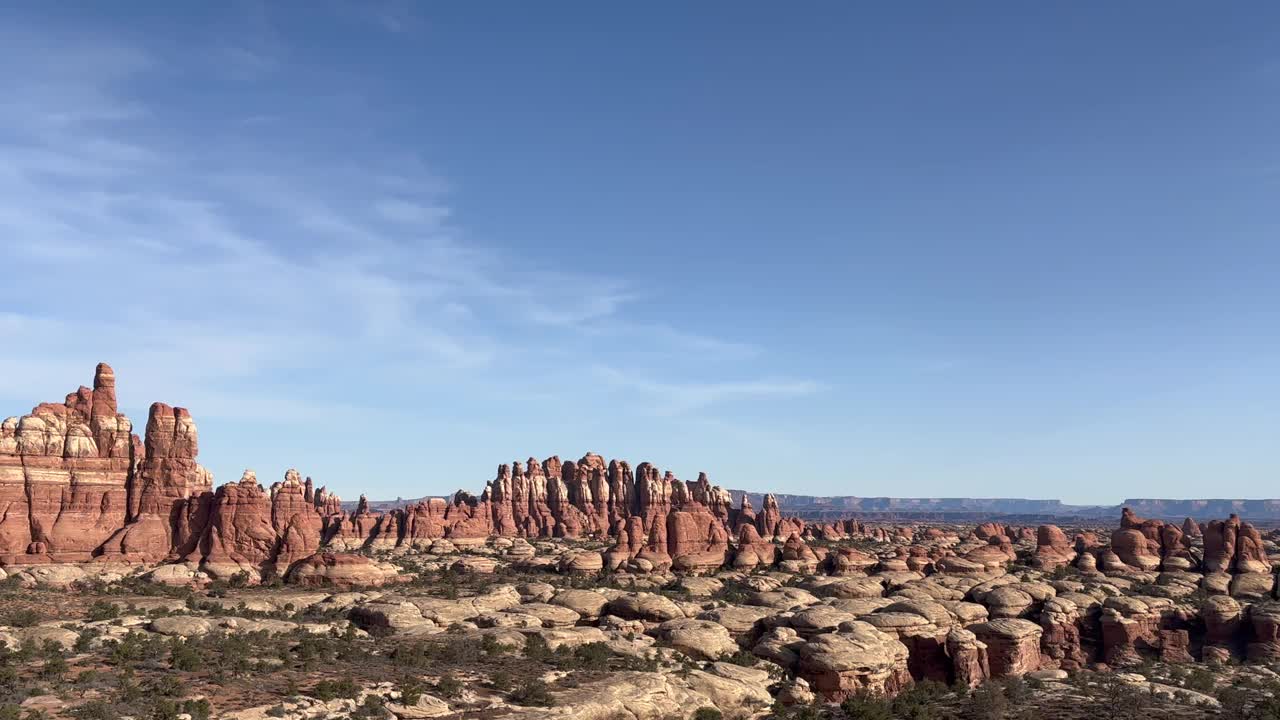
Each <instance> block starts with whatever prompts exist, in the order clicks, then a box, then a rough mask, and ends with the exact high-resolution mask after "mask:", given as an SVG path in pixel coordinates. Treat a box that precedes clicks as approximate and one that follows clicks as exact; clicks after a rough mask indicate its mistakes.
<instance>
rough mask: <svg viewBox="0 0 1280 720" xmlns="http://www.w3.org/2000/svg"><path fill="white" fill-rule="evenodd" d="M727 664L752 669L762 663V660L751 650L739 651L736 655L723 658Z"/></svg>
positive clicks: (732, 654)
mask: <svg viewBox="0 0 1280 720" xmlns="http://www.w3.org/2000/svg"><path fill="white" fill-rule="evenodd" d="M722 659H723V660H724V661H725V662H730V663H733V664H734V665H741V666H742V667H752V666H754V665H755V664H756V663H758V662H760V658H758V657H756V656H755V654H754V653H752V652H751V651H750V650H739V651H737V652H735V653H731V654H729V655H725V656H724V657H723V658H722Z"/></svg>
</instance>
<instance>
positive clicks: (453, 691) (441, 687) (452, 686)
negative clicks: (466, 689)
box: [436, 673, 462, 698]
mask: <svg viewBox="0 0 1280 720" xmlns="http://www.w3.org/2000/svg"><path fill="white" fill-rule="evenodd" d="M436 694H438V695H440V696H441V697H445V698H455V697H458V695H460V694H462V681H461V680H459V679H458V678H456V677H454V676H453V674H452V673H445V674H444V675H441V676H440V679H439V680H437V681H436Z"/></svg>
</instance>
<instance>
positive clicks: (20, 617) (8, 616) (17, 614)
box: [4, 608, 44, 628]
mask: <svg viewBox="0 0 1280 720" xmlns="http://www.w3.org/2000/svg"><path fill="white" fill-rule="evenodd" d="M42 620H44V616H43V615H41V614H40V613H38V612H36V611H35V610H32V609H31V608H22V609H20V610H10V611H9V612H7V613H5V614H4V624H5V625H12V626H13V627H20V628H25V627H34V626H36V625H39V624H40V622H41V621H42Z"/></svg>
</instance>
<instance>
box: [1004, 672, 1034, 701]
mask: <svg viewBox="0 0 1280 720" xmlns="http://www.w3.org/2000/svg"><path fill="white" fill-rule="evenodd" d="M1000 684H1001V685H1002V686H1003V688H1004V696H1005V699H1007V700H1008V701H1009V703H1010V704H1012V705H1023V704H1025V703H1027V702H1029V701H1030V700H1031V698H1032V696H1033V693H1032V689H1031V686H1030V685H1029V684H1028V683H1027V681H1026V680H1024V679H1023V678H1022V676H1021V675H1014V676H1012V677H1007V678H1005V679H1004V680H1003V681H1002V682H1001V683H1000Z"/></svg>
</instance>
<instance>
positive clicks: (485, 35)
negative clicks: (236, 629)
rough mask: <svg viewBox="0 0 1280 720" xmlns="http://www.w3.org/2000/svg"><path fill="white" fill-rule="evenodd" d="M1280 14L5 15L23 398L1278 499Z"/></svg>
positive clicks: (5, 316) (856, 487)
mask: <svg viewBox="0 0 1280 720" xmlns="http://www.w3.org/2000/svg"><path fill="white" fill-rule="evenodd" d="M1278 26H1280V9H1277V8H1276V6H1275V5H1273V4H1267V3H1253V4H1250V3H1238V4H1232V5H1231V6H1230V7H1229V8H1224V7H1218V6H1210V5H1206V4H1204V3H1190V2H1162V3H1124V4H1120V5H1113V4H1104V3H1070V4H1067V3H1059V4H1049V5H1046V4H1043V3H1037V4H1034V5H1030V4H1026V3H966V4H965V5H964V6H963V7H961V6H959V5H955V4H950V3H936V4H912V5H910V6H904V5H902V4H896V5H886V6H881V7H871V6H870V5H861V4H855V3H821V2H819V3H811V4H806V5H804V6H802V7H798V6H794V5H791V6H784V5H780V4H776V3H750V2H745V3H744V2H726V3H712V2H707V3H698V4H696V6H694V5H691V4H686V3H665V2H658V3H643V4H636V5H633V6H630V7H624V6H622V5H620V4H616V3H607V4H601V3H568V2H563V3H514V2H512V3H496V2H477V3H429V4H428V3H403V4H395V3H391V4H379V3H350V4H347V3H338V2H315V3H292V4H290V3H271V4H265V3H263V4H258V3H218V4H209V5H198V6H197V5H190V4H187V5H186V6H184V7H183V8H182V9H181V10H179V9H177V8H175V6H173V5H172V4H171V3H126V4H123V5H120V4H115V5H112V7H110V8H107V7H106V6H104V5H102V4H100V3H81V4H73V3H57V4H47V3H46V4H39V5H37V4H30V3H28V4H23V5H8V6H5V7H3V8H0V87H3V88H4V92H3V93H0V158H3V162H0V285H2V286H3V287H4V288H5V292H4V300H3V302H2V303H0V347H3V348H4V350H3V352H0V403H2V404H0V407H2V408H5V409H6V411H5V413H4V414H17V413H20V412H23V411H25V410H26V409H27V408H28V407H29V406H31V405H33V404H35V403H36V402H37V401H41V400H49V399H58V398H61V396H62V395H63V394H65V393H66V392H67V391H69V390H71V389H73V388H74V387H75V385H76V384H77V383H82V382H87V381H88V380H89V379H90V378H91V376H92V368H93V364H94V363H95V362H97V361H99V360H106V361H109V362H111V363H112V364H113V365H114V366H115V368H116V372H117V374H118V376H119V378H120V392H121V395H122V402H123V404H124V406H125V409H126V410H127V411H128V412H129V413H130V414H131V415H132V416H133V417H134V418H135V421H137V422H139V423H141V422H142V421H143V420H144V419H145V408H146V406H147V404H149V403H150V402H151V401H153V400H163V401H166V402H170V403H172V404H180V405H185V406H187V407H189V408H191V409H192V411H193V413H194V415H195V417H196V421H197V423H198V425H199V427H200V435H201V438H200V439H201V448H202V452H201V459H202V462H204V464H205V465H207V466H208V467H209V468H210V469H211V470H213V471H214V473H215V477H216V480H217V481H219V482H225V481H229V480H234V479H236V478H238V477H239V473H240V470H241V469H243V468H245V467H251V468H254V469H255V470H257V472H258V474H259V476H260V477H262V478H264V479H267V480H270V479H274V478H277V477H281V476H282V475H283V472H284V470H285V469H286V468H288V467H297V468H298V469H299V470H301V471H302V472H303V473H304V474H308V475H311V476H313V477H314V478H315V479H316V480H317V481H318V482H321V483H327V484H328V485H329V486H330V487H331V488H336V489H337V490H338V491H339V492H340V493H342V494H343V495H344V496H347V497H354V496H355V495H356V494H358V493H359V491H360V490H362V489H363V490H366V491H367V492H368V493H369V494H370V496H373V497H394V496H397V495H402V496H405V497H409V496H417V495H422V494H429V493H430V494H442V493H446V492H450V491H452V490H453V489H455V488H458V487H467V488H472V489H474V488H478V487H479V486H480V484H481V483H483V481H485V480H487V479H489V478H490V477H492V474H493V468H494V467H496V466H497V464H498V463H500V462H503V461H509V460H511V459H513V458H524V457H527V456H529V455H530V454H533V455H537V456H539V457H543V456H546V455H550V454H552V453H556V454H559V455H561V456H562V457H577V456H579V455H581V454H582V453H584V452H586V451H588V450H592V451H595V452H600V453H602V454H605V455H606V456H610V457H624V458H628V459H630V460H632V461H633V462H639V461H641V460H650V461H652V462H655V463H657V464H658V465H659V466H660V467H663V468H664V469H665V468H670V469H672V470H674V471H675V472H676V473H677V474H678V475H680V476H681V477H687V478H692V477H695V476H696V473H697V472H698V471H699V470H705V471H707V472H708V473H709V474H710V476H711V478H712V480H713V481H715V482H718V483H721V484H725V485H728V486H732V487H739V488H747V489H753V490H770V489H773V490H778V491H784V492H803V493H812V494H857V495H900V496H937V495H944V496H956V495H971V496H1019V497H1061V498H1063V499H1065V500H1068V501H1076V502H1116V501H1118V500H1120V499H1121V498H1123V497H1126V496H1128V497H1138V496H1161V497H1205V496H1208V497H1229V496H1240V497H1268V496H1275V495H1276V494H1277V493H1276V491H1275V490H1274V488H1273V483H1274V481H1275V479H1276V478H1277V474H1278V471H1280V450H1277V448H1280V441H1278V440H1277V428H1280V374H1278V373H1277V368H1280V340H1277V337H1278V336H1277V329H1278V328H1280V222H1278V221H1280V202H1278V200H1280V195H1278V191H1280V143H1278V139H1280V135H1278V134H1277V128H1280V49H1278V48H1280V42H1277V41H1278V40H1280V38H1278V37H1277V34H1276V31H1275V28H1276V27H1278Z"/></svg>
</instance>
